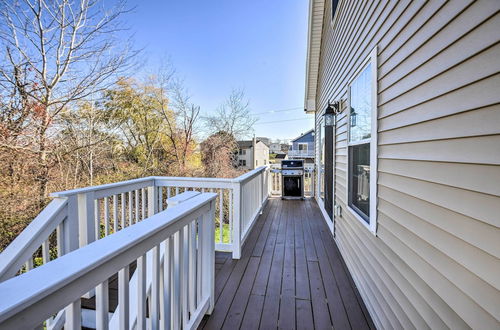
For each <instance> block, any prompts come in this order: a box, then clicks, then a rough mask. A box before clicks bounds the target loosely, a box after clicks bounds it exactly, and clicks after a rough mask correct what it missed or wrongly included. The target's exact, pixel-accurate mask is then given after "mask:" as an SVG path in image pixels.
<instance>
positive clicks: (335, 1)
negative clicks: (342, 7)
mask: <svg viewBox="0 0 500 330" xmlns="http://www.w3.org/2000/svg"><path fill="white" fill-rule="evenodd" d="M339 2H340V0H331V2H330V5H331V10H332V11H331V14H332V17H331V26H332V28H334V29H335V26H336V25H337V21H338V20H339V19H338V17H339V15H338V14H337V12H338V11H339Z"/></svg>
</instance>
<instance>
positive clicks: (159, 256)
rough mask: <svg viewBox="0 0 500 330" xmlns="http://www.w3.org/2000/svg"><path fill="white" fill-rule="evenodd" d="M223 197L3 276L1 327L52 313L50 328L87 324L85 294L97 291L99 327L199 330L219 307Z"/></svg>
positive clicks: (199, 200)
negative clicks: (113, 288) (113, 284)
mask: <svg viewBox="0 0 500 330" xmlns="http://www.w3.org/2000/svg"><path fill="white" fill-rule="evenodd" d="M216 197H217V195H216V194H214V193H206V194H201V195H198V196H194V197H192V198H191V199H189V200H187V201H185V202H183V203H182V204H181V205H178V206H176V207H173V208H168V209H167V210H165V211H162V212H159V213H157V214H155V215H153V216H151V217H148V218H147V219H145V220H144V221H142V222H139V223H136V224H134V225H133V226H130V227H128V228H123V229H122V230H121V231H118V232H116V233H115V234H113V235H109V236H106V237H104V238H102V239H99V240H97V241H94V242H92V243H90V244H88V245H86V246H84V247H81V248H79V249H76V250H75V251H72V252H69V253H68V254H66V255H64V256H61V257H60V258H58V259H56V260H54V261H52V262H49V263H47V264H45V265H42V266H41V267H38V268H35V269H33V270H31V271H29V272H27V273H25V274H21V275H20V276H17V277H14V278H11V279H9V280H7V281H4V282H2V283H0V292H1V293H2V299H0V328H2V329H26V328H35V327H37V328H38V327H42V326H43V324H44V321H45V320H50V322H46V323H45V326H46V327H47V328H61V327H62V323H64V328H65V329H80V328H81V326H82V323H81V322H82V318H83V314H82V308H81V299H80V298H81V297H82V296H83V295H84V294H85V293H87V292H89V291H92V290H94V291H95V295H96V298H95V299H96V311H95V318H94V320H95V326H96V328H97V329H108V328H112V329H115V328H119V329H129V328H137V329H146V328H149V329H159V328H161V329H180V328H182V329H195V328H196V327H197V326H198V325H199V323H200V322H201V319H202V317H203V315H205V314H207V313H211V311H212V310H213V307H214V276H215V275H214V266H215V255H214V254H215V249H214V247H215V246H214V215H215V199H216ZM131 265H136V270H135V272H134V276H133V277H135V278H136V281H135V282H134V281H129V274H130V269H129V267H131ZM116 273H118V300H119V303H118V307H117V309H116V311H114V314H112V316H111V323H110V315H109V313H108V312H109V296H108V294H109V290H108V286H109V278H111V277H112V276H113V275H114V274H116ZM134 283H135V284H134ZM131 290H133V292H131ZM146 305H147V306H148V309H147V310H146ZM54 315H56V316H55V317H53V316H54ZM115 315H118V317H117V318H114V316H115ZM134 315H135V316H134ZM113 320H115V321H113ZM113 322H115V323H113ZM83 326H88V325H85V324H83Z"/></svg>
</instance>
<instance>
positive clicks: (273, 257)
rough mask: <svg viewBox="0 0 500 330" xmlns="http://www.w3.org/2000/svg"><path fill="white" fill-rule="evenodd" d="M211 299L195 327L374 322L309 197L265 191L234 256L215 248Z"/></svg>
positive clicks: (349, 325)
mask: <svg viewBox="0 0 500 330" xmlns="http://www.w3.org/2000/svg"><path fill="white" fill-rule="evenodd" d="M216 263H217V264H218V265H219V266H217V267H218V270H217V275H216V304H215V308H214V312H213V313H212V315H210V316H207V317H205V318H204V319H203V322H202V324H201V325H200V329H222V328H224V329H238V328H240V329H258V328H260V329H276V328H278V327H279V328H283V329H312V328H316V329H331V328H337V329H349V328H351V329H368V328H370V329H373V328H374V327H373V322H372V321H371V319H370V317H369V315H368V313H367V311H366V307H365V306H364V305H363V302H362V300H361V298H360V296H359V293H358V292H357V290H356V288H355V286H354V283H353V281H352V278H351V276H350V274H349V272H348V270H347V267H346V265H345V263H344V261H343V260H342V257H341V255H340V252H339V251H338V249H337V246H336V245H335V242H334V240H333V238H332V236H331V234H330V232H329V229H328V227H327V226H326V224H325V222H324V220H323V218H322V215H321V212H320V211H319V208H318V206H317V204H316V202H315V201H314V200H311V199H309V200H305V201H286V200H281V199H271V200H270V201H269V203H268V204H267V206H266V208H265V210H264V212H263V214H262V215H261V216H260V217H259V219H258V221H257V223H256V225H255V226H254V229H253V230H252V232H251V233H250V235H249V238H248V240H247V242H246V244H245V246H244V247H243V250H242V257H241V259H240V260H232V259H231V256H230V254H229V253H222V252H220V253H219V252H217V261H216Z"/></svg>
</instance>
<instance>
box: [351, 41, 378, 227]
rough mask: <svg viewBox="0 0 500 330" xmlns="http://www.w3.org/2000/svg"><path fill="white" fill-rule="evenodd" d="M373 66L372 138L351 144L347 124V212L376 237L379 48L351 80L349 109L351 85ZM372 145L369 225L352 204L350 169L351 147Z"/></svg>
mask: <svg viewBox="0 0 500 330" xmlns="http://www.w3.org/2000/svg"><path fill="white" fill-rule="evenodd" d="M368 64H371V94H372V95H371V100H372V109H371V118H372V121H371V137H370V139H363V140H361V141H355V142H350V141H349V139H350V133H351V129H350V127H349V124H347V154H348V155H347V169H346V171H347V184H346V196H347V201H346V202H347V203H346V206H347V210H348V211H349V212H350V213H351V214H352V215H353V216H354V217H355V218H356V219H357V220H358V221H359V222H360V223H361V224H362V225H363V226H365V227H366V228H367V229H368V230H370V232H372V233H373V234H374V235H376V234H377V202H378V196H377V178H378V170H377V161H378V157H377V156H378V143H377V138H378V137H377V132H378V116H377V114H378V109H377V47H376V46H375V48H374V49H373V50H372V51H371V52H370V55H369V56H368V58H367V59H366V60H365V61H364V62H363V63H362V64H361V65H360V67H359V69H358V70H356V72H355V74H354V75H353V76H352V78H351V79H350V80H349V83H348V85H347V109H350V108H351V85H352V83H353V82H354V80H355V79H356V78H357V77H358V76H359V74H360V73H361V72H362V71H363V70H364V69H365V68H366V67H367V66H368ZM346 112H347V123H350V120H351V114H350V111H348V110H346ZM365 143H370V205H369V208H370V216H369V217H368V223H367V222H366V220H365V219H364V218H363V217H362V216H361V215H359V214H358V212H357V211H356V210H355V209H354V208H352V207H351V206H350V205H349V204H350V195H349V194H350V189H349V188H350V187H349V186H350V184H349V182H350V175H351V173H350V168H351V166H350V165H351V163H350V162H351V159H350V155H349V147H350V146H355V145H360V144H365Z"/></svg>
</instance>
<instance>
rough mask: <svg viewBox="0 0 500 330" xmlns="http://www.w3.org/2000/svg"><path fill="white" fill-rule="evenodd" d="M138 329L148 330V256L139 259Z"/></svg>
mask: <svg viewBox="0 0 500 330" xmlns="http://www.w3.org/2000/svg"><path fill="white" fill-rule="evenodd" d="M136 271H137V275H138V277H137V278H138V283H137V329H138V330H146V255H145V254H144V255H142V256H141V257H139V259H137V270H136Z"/></svg>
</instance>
